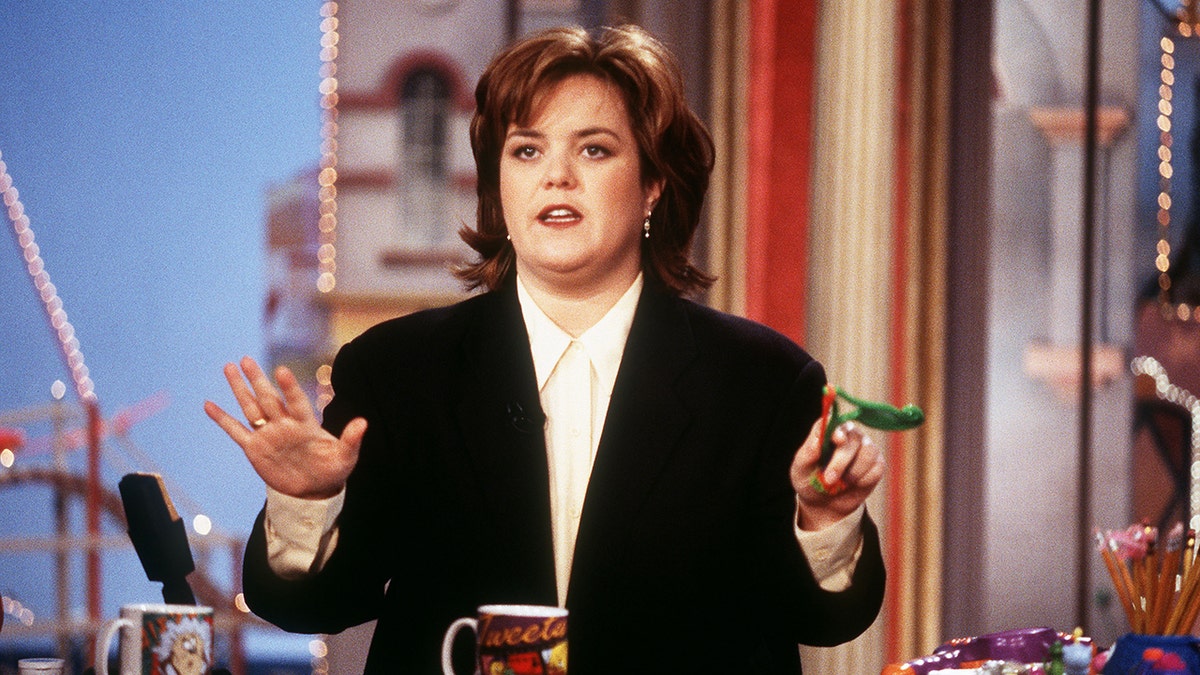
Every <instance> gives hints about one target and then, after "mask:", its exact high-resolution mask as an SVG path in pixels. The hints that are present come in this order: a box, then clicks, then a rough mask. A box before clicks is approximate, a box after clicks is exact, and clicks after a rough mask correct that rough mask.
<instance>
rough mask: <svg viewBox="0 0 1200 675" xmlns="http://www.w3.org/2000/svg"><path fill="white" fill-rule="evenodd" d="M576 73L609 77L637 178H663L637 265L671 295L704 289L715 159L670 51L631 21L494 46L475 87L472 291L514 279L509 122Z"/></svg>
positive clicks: (468, 235)
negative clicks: (506, 195)
mask: <svg viewBox="0 0 1200 675" xmlns="http://www.w3.org/2000/svg"><path fill="white" fill-rule="evenodd" d="M572 75H594V76H597V77H599V78H601V79H602V80H604V81H606V82H610V83H612V84H613V85H615V86H616V87H617V89H618V90H620V92H621V95H622V96H623V98H624V99H625V104H626V106H627V109H628V112H629V118H630V121H631V123H632V125H633V134H634V137H635V139H636V140H637V145H638V151H639V164H640V165H641V171H642V183H643V184H644V185H648V184H650V183H651V182H653V181H658V180H661V181H662V182H663V190H662V196H661V197H660V198H659V200H658V204H657V205H656V206H655V208H654V212H653V214H652V215H651V217H650V229H651V236H650V238H649V239H643V240H642V268H643V270H644V271H645V272H646V274H647V277H648V280H649V281H657V282H659V283H661V285H662V286H664V287H665V288H667V289H669V290H670V291H671V292H673V293H676V294H684V293H692V292H697V291H701V290H703V289H705V288H707V287H708V286H709V285H711V284H712V281H713V278H712V277H710V276H708V275H707V274H705V273H704V272H702V271H700V270H699V269H697V268H696V267H694V266H693V265H692V263H691V262H690V261H689V260H688V253H689V251H690V250H691V245H692V237H693V235H694V234H695V232H696V228H697V226H699V224H700V210H701V207H702V206H703V205H704V195H705V192H706V191H707V190H708V179H709V175H710V174H711V173H712V166H713V143H712V137H711V136H709V133H708V129H706V128H705V127H704V124H703V123H702V122H701V121H700V119H699V118H698V117H697V116H696V115H695V113H693V112H692V111H691V109H689V108H688V106H687V101H686V99H685V98H684V94H683V77H682V75H681V73H680V70H679V65H678V64H677V63H676V61H675V57H674V56H672V54H671V53H670V52H669V51H668V50H667V48H666V47H664V46H663V44H662V43H660V42H659V41H658V40H656V39H655V38H654V37H653V36H651V35H650V34H649V33H647V32H646V31H644V30H642V29H641V28H638V27H636V26H620V27H615V28H605V29H603V30H601V31H600V33H599V35H598V36H596V37H592V36H591V35H589V34H588V33H587V31H585V30H584V29H582V28H551V29H549V30H545V31H542V32H540V33H537V34H535V35H533V36H531V37H528V38H525V39H524V40H521V41H518V42H516V43H514V44H512V45H510V46H509V47H508V48H506V49H505V50H503V51H502V52H500V53H499V54H498V55H497V56H496V57H495V58H494V59H493V60H492V62H491V64H489V65H488V67H487V69H486V70H485V71H484V73H483V75H482V76H481V77H480V78H479V84H478V85H477V86H476V87H475V115H474V117H473V118H472V120H471V149H472V151H473V152H474V154H475V169H476V172H477V175H478V187H477V193H478V196H479V204H478V210H477V214H476V224H475V227H474V228H469V227H464V228H462V230H460V231H459V235H460V236H461V237H462V238H463V241H465V242H467V244H468V245H470V247H471V248H473V249H475V251H476V252H477V253H478V254H479V259H478V260H477V261H476V262H474V263H472V264H470V265H467V266H465V267H463V268H461V269H460V270H458V276H459V277H460V278H461V279H463V280H464V281H465V282H466V283H467V284H468V286H470V287H471V288H480V287H483V288H487V289H489V290H490V289H496V288H500V287H502V286H504V285H506V284H507V283H509V282H510V281H511V279H512V278H513V277H514V276H515V267H514V265H513V263H514V260H515V253H514V252H513V248H512V244H511V243H510V242H509V241H508V240H507V237H506V235H507V229H506V227H505V224H504V211H503V209H502V207H501V203H500V153H501V151H502V149H503V147H504V139H505V135H506V134H507V133H508V127H509V125H510V124H526V123H528V122H529V118H530V117H531V116H532V115H533V114H534V112H535V108H536V106H537V104H538V103H539V101H540V100H541V97H542V96H543V95H544V94H546V93H547V92H548V91H550V90H551V89H552V88H553V86H554V85H555V84H557V83H559V82H561V81H562V80H564V79H566V78H568V77H570V76H572Z"/></svg>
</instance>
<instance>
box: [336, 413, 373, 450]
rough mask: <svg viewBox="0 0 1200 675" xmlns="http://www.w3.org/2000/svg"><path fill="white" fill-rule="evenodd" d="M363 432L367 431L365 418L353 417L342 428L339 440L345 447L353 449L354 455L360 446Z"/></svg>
mask: <svg viewBox="0 0 1200 675" xmlns="http://www.w3.org/2000/svg"><path fill="white" fill-rule="evenodd" d="M365 433H367V420H365V419H363V418H362V417H355V418H354V419H352V420H350V422H349V423H347V424H346V427H345V428H344V429H342V436H341V438H340V440H341V441H342V444H343V445H344V446H345V447H346V449H348V450H353V452H354V454H355V456H357V455H358V449H359V448H360V447H362V439H363V434H365Z"/></svg>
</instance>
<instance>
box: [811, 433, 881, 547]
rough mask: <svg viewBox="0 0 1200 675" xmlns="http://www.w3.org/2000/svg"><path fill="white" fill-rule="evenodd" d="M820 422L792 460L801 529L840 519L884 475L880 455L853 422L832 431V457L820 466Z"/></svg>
mask: <svg viewBox="0 0 1200 675" xmlns="http://www.w3.org/2000/svg"><path fill="white" fill-rule="evenodd" d="M822 431H823V429H822V427H821V421H820V420H818V421H817V422H816V423H815V424H813V427H812V430H811V431H810V432H809V434H808V438H807V439H805V441H804V444H803V445H801V446H800V449H799V450H797V451H796V456H795V457H794V458H793V459H792V469H791V479H792V487H793V488H794V489H795V490H796V494H797V495H799V498H800V508H799V511H800V513H799V517H800V523H799V524H800V528H801V529H803V530H820V529H823V528H825V527H827V526H829V525H832V524H833V523H835V522H837V521H838V520H841V519H842V518H844V517H846V516H847V515H849V514H850V513H852V512H853V511H854V510H855V509H857V508H858V507H859V505H861V504H862V503H863V502H865V501H866V500H867V497H868V496H869V495H870V494H871V491H872V490H874V489H875V486H876V485H878V484H879V481H880V480H881V479H882V478H883V466H884V465H883V454H882V453H880V452H879V449H878V448H877V447H876V446H875V444H874V443H872V442H871V437H870V436H867V435H866V434H865V433H863V428H862V427H861V426H860V425H856V424H855V423H853V422H846V423H845V424H842V425H841V426H839V427H838V428H837V429H835V430H834V432H833V445H834V451H833V457H832V458H831V459H830V460H829V464H828V465H827V466H826V467H825V468H824V469H821V468H820V467H819V466H818V464H817V462H818V458H819V456H820V449H821V433H822Z"/></svg>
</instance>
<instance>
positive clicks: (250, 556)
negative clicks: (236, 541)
mask: <svg viewBox="0 0 1200 675" xmlns="http://www.w3.org/2000/svg"><path fill="white" fill-rule="evenodd" d="M359 371H360V368H359V366H358V358H357V354H356V352H355V349H354V344H353V343H351V344H348V345H346V346H345V347H343V348H342V350H341V351H339V353H338V356H337V358H336V360H335V362H334V369H333V372H334V387H335V391H336V392H337V395H336V396H335V398H334V399H333V400H332V401H330V403H329V405H328V406H327V407H326V409H325V413H324V426H325V427H326V429H328V430H329V431H330V432H331V433H333V434H335V435H337V434H340V432H341V430H342V428H343V427H345V425H346V423H347V422H349V421H350V420H351V419H353V418H354V417H357V416H360V415H361V416H364V417H366V418H367V419H368V430H367V433H366V435H365V437H364V438H363V445H362V448H361V451H360V453H359V460H358V464H357V465H356V466H355V468H354V471H353V472H352V473H351V475H350V478H349V479H348V481H347V487H346V502H345V506H344V507H343V510H342V513H341V514H340V515H339V517H338V521H337V527H338V529H339V533H338V545H337V548H336V549H335V550H334V551H333V553H332V555H331V556H330V557H329V560H328V561H327V562H326V564H325V565H324V567H322V568H321V570H320V571H319V572H316V573H314V574H310V575H308V576H305V577H302V578H299V579H284V578H282V577H280V576H278V575H276V574H275V573H274V572H273V571H272V570H271V567H270V565H269V564H268V562H267V545H266V534H265V527H264V521H265V512H260V513H259V514H258V517H257V519H256V520H255V523H254V527H253V529H252V530H251V533H250V537H249V539H248V541H247V543H246V552H245V559H244V564H243V587H244V591H245V595H246V603H247V604H248V605H249V606H250V608H251V609H252V610H253V611H254V613H255V614H257V615H258V616H260V617H262V618H263V619H266V620H267V621H270V622H271V623H273V624H275V625H277V626H279V627H280V628H283V629H284V630H288V631H292V632H298V633H337V632H340V631H342V630H344V629H346V628H348V627H350V626H354V625H358V624H360V623H363V622H365V621H369V620H371V619H373V618H376V617H377V616H378V614H379V610H380V607H381V606H382V603H383V596H384V588H385V584H386V583H387V573H386V570H385V568H384V565H383V562H384V560H386V558H387V551H386V548H385V547H386V546H387V545H388V542H386V541H384V540H383V538H382V537H380V535H379V533H380V532H384V531H386V530H385V529H384V527H383V525H382V524H381V523H380V522H379V521H380V519H381V518H382V517H383V516H382V514H383V513H385V512H386V509H384V508H381V507H382V505H380V504H373V503H370V500H371V499H372V498H373V497H372V496H373V495H378V494H381V492H380V491H379V490H377V489H374V487H373V486H372V485H370V483H372V482H376V481H378V480H381V479H383V478H384V476H386V475H387V470H386V468H385V467H383V466H381V465H382V464H383V463H384V462H383V458H384V453H383V450H382V448H380V447H379V446H380V444H381V434H380V433H379V430H378V429H372V428H371V422H372V421H373V420H372V417H376V416H375V415H374V414H373V411H372V409H371V408H369V407H367V406H366V405H364V404H363V401H365V400H366V398H367V397H366V396H364V395H363V393H364V391H365V389H366V387H367V383H368V380H367V379H365V378H364V377H363V376H362V375H361V374H360V372H359ZM382 494H386V491H384V492H383V493H382Z"/></svg>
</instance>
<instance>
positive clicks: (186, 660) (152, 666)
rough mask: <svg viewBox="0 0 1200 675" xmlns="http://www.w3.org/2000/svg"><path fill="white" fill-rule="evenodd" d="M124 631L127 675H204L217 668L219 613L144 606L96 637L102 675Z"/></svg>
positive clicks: (127, 609) (124, 611)
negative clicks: (215, 632)
mask: <svg viewBox="0 0 1200 675" xmlns="http://www.w3.org/2000/svg"><path fill="white" fill-rule="evenodd" d="M118 629H119V630H120V631H121V642H120V649H119V651H118V654H119V658H120V664H121V665H120V668H121V675H204V674H205V673H208V672H209V670H211V669H212V664H213V610H212V607H199V606H195V605H165V604H161V603H138V604H133V605H124V606H122V607H121V617H120V618H119V619H110V620H109V621H106V622H104V626H103V627H102V628H101V629H100V633H99V634H98V635H97V636H96V653H95V659H96V675H108V649H109V646H110V645H111V643H112V639H113V636H114V635H116V633H117V630H118Z"/></svg>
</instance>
